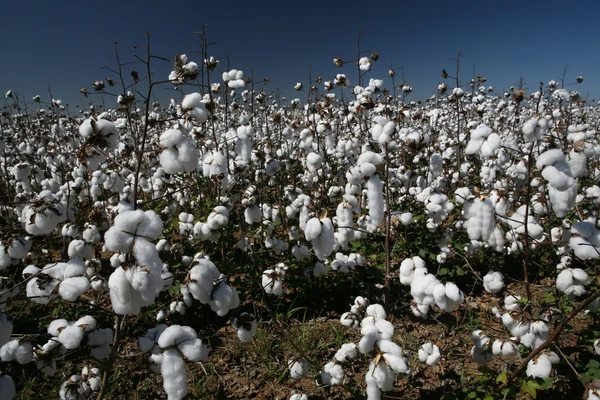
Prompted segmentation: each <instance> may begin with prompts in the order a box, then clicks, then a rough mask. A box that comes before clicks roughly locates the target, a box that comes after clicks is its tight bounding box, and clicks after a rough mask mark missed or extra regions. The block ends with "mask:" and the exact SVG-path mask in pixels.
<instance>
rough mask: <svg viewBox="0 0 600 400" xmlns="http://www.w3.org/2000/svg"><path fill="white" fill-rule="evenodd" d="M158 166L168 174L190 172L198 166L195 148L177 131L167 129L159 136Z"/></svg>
mask: <svg viewBox="0 0 600 400" xmlns="http://www.w3.org/2000/svg"><path fill="white" fill-rule="evenodd" d="M160 146H161V147H162V148H163V150H162V151H161V153H160V155H159V160H160V164H161V166H162V167H163V169H164V170H165V172H166V173H168V174H177V173H179V172H190V171H193V170H195V169H196V167H197V166H198V151H197V150H196V146H194V144H193V143H192V142H191V141H190V139H189V138H188V137H187V136H185V135H184V134H183V133H182V132H181V131H180V130H178V129H169V130H167V131H166V132H165V133H163V134H162V135H161V136H160Z"/></svg>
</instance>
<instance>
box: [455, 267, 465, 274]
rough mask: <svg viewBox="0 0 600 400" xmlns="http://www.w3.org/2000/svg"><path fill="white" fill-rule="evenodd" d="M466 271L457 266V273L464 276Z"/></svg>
mask: <svg viewBox="0 0 600 400" xmlns="http://www.w3.org/2000/svg"><path fill="white" fill-rule="evenodd" d="M464 274H465V271H464V270H463V269H462V268H461V267H456V275H458V276H463V275H464Z"/></svg>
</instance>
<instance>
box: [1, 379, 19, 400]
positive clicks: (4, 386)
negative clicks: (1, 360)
mask: <svg viewBox="0 0 600 400" xmlns="http://www.w3.org/2000/svg"><path fill="white" fill-rule="evenodd" d="M16 396H17V389H16V387H15V382H14V381H13V379H12V377H10V376H9V375H2V376H0V399H6V400H12V399H14V398H15V397H16Z"/></svg>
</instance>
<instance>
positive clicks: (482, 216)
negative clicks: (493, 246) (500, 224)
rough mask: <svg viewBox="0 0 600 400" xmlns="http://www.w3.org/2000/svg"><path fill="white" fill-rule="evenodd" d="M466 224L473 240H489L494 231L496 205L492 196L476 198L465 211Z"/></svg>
mask: <svg viewBox="0 0 600 400" xmlns="http://www.w3.org/2000/svg"><path fill="white" fill-rule="evenodd" d="M465 218H466V219H467V221H466V222H465V224H464V226H465V228H467V233H468V235H469V238H470V239H471V240H479V239H481V240H488V238H489V237H490V235H491V234H492V232H493V231H494V224H495V220H494V206H493V204H492V201H491V199H490V198H486V199H484V200H480V199H475V201H474V202H473V203H472V204H471V206H470V207H469V208H468V209H467V210H466V211H465Z"/></svg>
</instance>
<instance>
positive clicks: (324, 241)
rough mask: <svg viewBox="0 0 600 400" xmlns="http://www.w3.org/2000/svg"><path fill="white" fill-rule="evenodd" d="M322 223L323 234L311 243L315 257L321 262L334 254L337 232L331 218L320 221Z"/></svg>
mask: <svg viewBox="0 0 600 400" xmlns="http://www.w3.org/2000/svg"><path fill="white" fill-rule="evenodd" d="M320 223H321V234H320V235H319V236H318V237H316V238H315V239H313V240H312V241H311V243H312V245H313V248H314V251H315V255H316V256H317V258H318V259H319V260H321V261H324V260H325V257H328V256H329V255H330V254H331V253H332V252H333V246H334V245H335V230H334V228H333V223H332V222H331V219H329V218H323V219H321V220H320Z"/></svg>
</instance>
